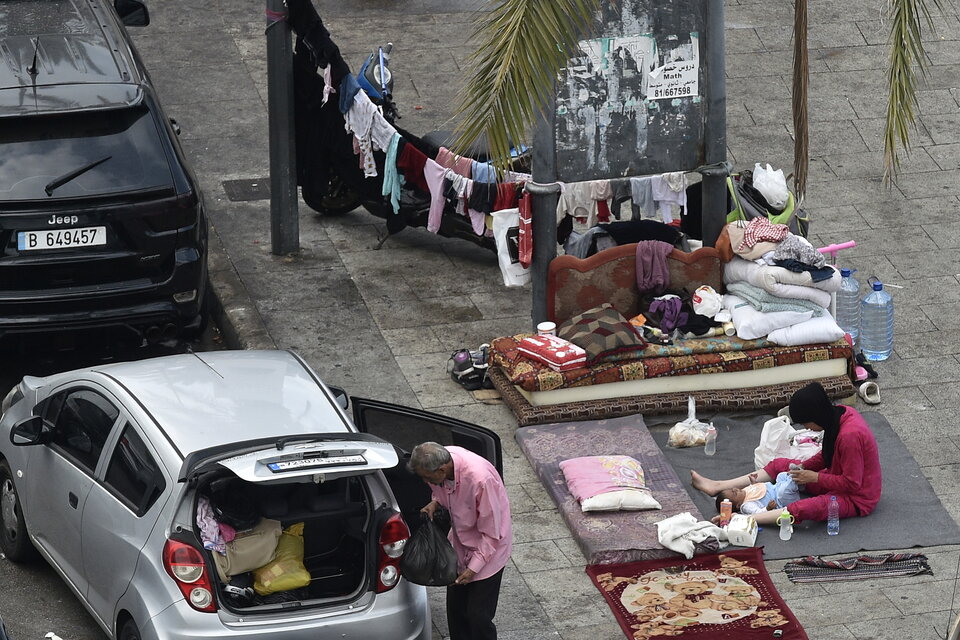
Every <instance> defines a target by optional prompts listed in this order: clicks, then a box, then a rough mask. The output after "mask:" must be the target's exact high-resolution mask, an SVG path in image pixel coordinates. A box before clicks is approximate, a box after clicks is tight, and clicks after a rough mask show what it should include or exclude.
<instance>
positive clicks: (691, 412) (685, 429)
mask: <svg viewBox="0 0 960 640" xmlns="http://www.w3.org/2000/svg"><path fill="white" fill-rule="evenodd" d="M709 426H710V425H709V424H707V423H706V422H700V421H699V420H697V405H696V402H695V401H694V399H693V396H690V397H689V398H687V419H686V420H684V421H682V422H678V423H677V424H675V425H673V426H672V427H670V432H669V434H668V436H667V445H668V446H671V447H702V446H703V444H704V442H706V439H707V427H709Z"/></svg>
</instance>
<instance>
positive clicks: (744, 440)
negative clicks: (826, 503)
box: [651, 412, 960, 560]
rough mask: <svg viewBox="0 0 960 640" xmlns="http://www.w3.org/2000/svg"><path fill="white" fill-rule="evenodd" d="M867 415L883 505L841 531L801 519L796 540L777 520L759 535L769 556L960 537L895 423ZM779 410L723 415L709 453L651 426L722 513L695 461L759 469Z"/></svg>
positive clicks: (726, 471)
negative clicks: (765, 437)
mask: <svg viewBox="0 0 960 640" xmlns="http://www.w3.org/2000/svg"><path fill="white" fill-rule="evenodd" d="M863 416H864V418H866V420H867V423H868V424H869V425H870V428H871V429H872V430H873V433H874V436H875V437H876V439H877V446H878V447H879V449H880V462H881V465H882V467H883V497H882V498H880V503H879V504H878V505H877V508H876V509H875V510H874V512H873V513H872V514H870V515H869V516H867V517H865V518H848V519H845V520H842V521H841V522H840V535H837V536H828V535H827V526H826V523H823V522H804V523H802V524H797V525H794V532H793V537H792V538H791V539H790V540H789V541H783V540H780V537H779V535H778V529H777V527H764V528H763V530H762V531H760V533H759V535H758V536H757V546H761V545H762V546H763V547H764V557H765V558H766V559H767V560H777V559H782V558H798V557H801V556H807V555H829V554H834V553H852V552H856V551H876V550H880V549H905V548H909V547H929V546H934V545H941V544H957V543H960V527H958V526H957V523H956V522H954V521H953V518H951V517H950V514H948V513H947V511H946V510H945V509H944V508H943V505H942V504H941V503H940V499H939V498H938V497H937V495H936V494H935V493H934V492H933V488H932V487H931V486H930V483H929V482H927V479H926V477H925V476H924V475H923V471H922V470H921V469H920V466H919V465H918V464H917V462H916V461H915V460H914V459H913V456H911V455H910V452H909V451H908V450H907V447H906V446H905V445H904V444H903V442H902V441H901V440H900V438H899V436H897V434H896V433H895V432H894V431H893V429H892V428H891V427H890V423H888V422H887V420H886V418H884V417H883V416H882V415H881V414H879V413H874V412H867V413H864V414H863ZM771 417H772V416H755V417H750V418H737V419H731V418H725V417H718V418H715V419H714V421H713V423H714V425H715V426H716V427H717V431H718V437H717V453H716V455H714V456H707V455H704V453H703V447H693V448H686V449H676V448H673V447H668V446H667V432H668V429H667V428H656V429H652V430H651V431H652V432H653V438H654V440H655V441H656V443H657V445H659V447H660V449H661V450H662V451H663V452H664V454H665V455H666V457H667V460H669V461H670V464H671V465H672V466H673V468H674V470H676V472H677V475H679V476H680V478H681V480H682V481H683V483H684V486H685V487H686V489H687V493H689V494H690V497H691V498H693V501H694V503H695V504H696V505H697V507H698V508H699V509H700V511H701V512H702V513H703V514H705V515H706V514H715V513H716V511H717V510H716V506H715V504H714V500H713V498H709V497H707V496H705V495H704V494H702V493H700V492H699V491H696V490H694V489H693V488H692V487H691V486H690V469H695V470H696V471H697V472H699V473H701V474H703V475H704V476H706V477H708V478H713V479H721V478H730V477H733V476H736V475H742V474H744V473H748V472H749V471H751V470H753V451H754V449H755V448H756V446H757V444H758V443H759V440H760V430H761V429H762V428H763V423H764V422H765V421H766V420H768V419H769V418H771Z"/></svg>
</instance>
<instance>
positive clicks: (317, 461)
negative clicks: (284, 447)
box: [267, 455, 367, 473]
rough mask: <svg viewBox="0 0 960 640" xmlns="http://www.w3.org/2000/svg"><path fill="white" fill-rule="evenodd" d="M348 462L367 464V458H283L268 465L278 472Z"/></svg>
mask: <svg viewBox="0 0 960 640" xmlns="http://www.w3.org/2000/svg"><path fill="white" fill-rule="evenodd" d="M347 464H367V461H366V459H365V458H364V457H363V456H361V455H352V456H350V455H348V456H329V457H327V458H302V459H299V460H283V461H281V462H270V463H268V464H267V467H268V468H269V469H270V471H273V472H274V473H278V472H280V471H293V470H294V469H311V468H314V467H338V466H342V465H347Z"/></svg>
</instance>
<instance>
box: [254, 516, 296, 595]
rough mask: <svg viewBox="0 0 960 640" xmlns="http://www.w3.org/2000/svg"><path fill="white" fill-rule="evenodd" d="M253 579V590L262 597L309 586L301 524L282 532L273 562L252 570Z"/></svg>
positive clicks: (293, 525) (291, 526)
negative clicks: (304, 563) (304, 561)
mask: <svg viewBox="0 0 960 640" xmlns="http://www.w3.org/2000/svg"><path fill="white" fill-rule="evenodd" d="M253 578H254V581H253V588H254V590H256V592H257V593H259V594H260V595H262V596H265V595H269V594H271V593H276V592H278V591H290V590H291V589H299V588H300V587H305V586H307V585H308V584H310V572H309V571H307V568H306V567H304V566H303V523H302V522H298V523H296V524H292V525H290V526H289V527H287V528H286V529H284V530H283V534H282V535H281V536H280V541H279V542H278V543H277V553H276V555H275V556H274V558H273V561H272V562H270V563H268V564H265V565H263V566H262V567H260V568H259V569H256V570H254V572H253Z"/></svg>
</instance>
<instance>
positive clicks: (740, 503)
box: [717, 471, 800, 515]
mask: <svg viewBox="0 0 960 640" xmlns="http://www.w3.org/2000/svg"><path fill="white" fill-rule="evenodd" d="M724 498H728V499H729V500H730V502H731V503H733V510H734V511H739V512H740V513H745V514H748V515H749V514H751V513H759V512H761V511H772V510H774V509H782V508H783V507H785V506H787V505H788V504H790V503H792V502H796V501H797V500H799V499H800V488H799V487H798V486H797V483H796V482H794V481H793V478H791V477H790V474H789V473H788V472H786V471H784V472H782V473H778V474H777V479H776V482H756V483H754V484H751V485H748V486H747V487H746V488H744V489H724V490H723V491H721V492H720V493H718V494H717V511H720V503H721V502H723V500H724Z"/></svg>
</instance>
